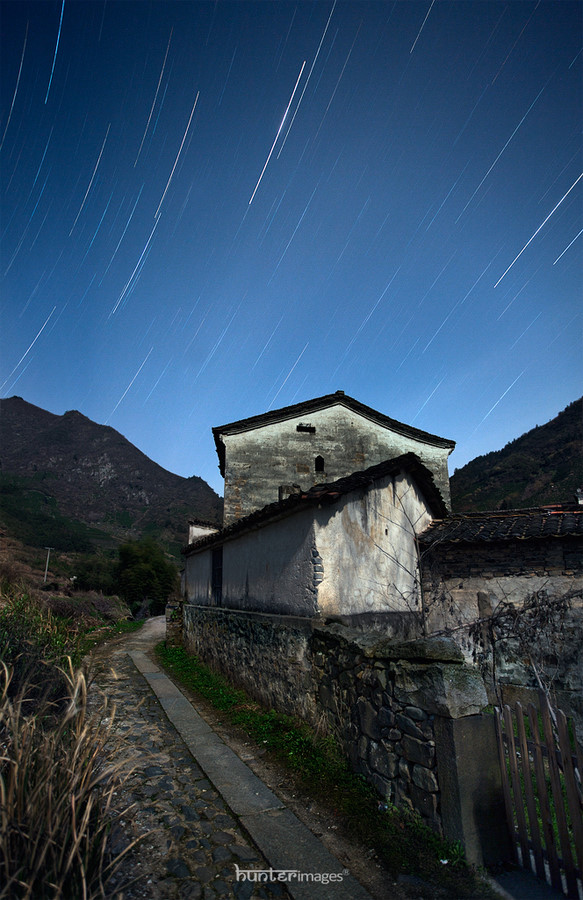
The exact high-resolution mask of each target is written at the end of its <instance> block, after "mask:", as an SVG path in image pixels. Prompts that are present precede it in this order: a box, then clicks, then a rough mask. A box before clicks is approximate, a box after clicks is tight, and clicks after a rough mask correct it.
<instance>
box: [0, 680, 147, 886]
mask: <svg viewBox="0 0 583 900" xmlns="http://www.w3.org/2000/svg"><path fill="white" fill-rule="evenodd" d="M63 676H64V678H65V681H66V684H67V700H66V703H65V704H64V709H63V704H62V703H60V704H55V703H52V702H51V701H50V700H44V701H42V703H41V704H40V706H39V704H38V691H35V690H31V689H30V688H31V686H30V685H26V684H25V685H22V686H20V687H19V689H18V691H17V692H16V694H15V695H12V696H11V693H12V692H11V690H10V681H11V672H10V669H9V668H8V666H6V665H5V663H3V662H2V663H0V898H11V900H12V898H30V900H44V898H51V900H57V898H63V900H73V898H83V900H92V898H98V897H106V896H107V885H108V882H110V880H111V878H112V876H113V875H114V874H115V873H116V871H117V870H118V868H119V866H120V864H121V862H122V860H123V858H124V856H125V855H126V854H127V853H128V852H129V851H130V850H131V849H132V848H133V844H130V845H129V846H128V847H126V849H125V850H124V851H123V852H122V853H121V854H119V855H118V856H117V857H115V858H113V857H112V855H111V853H110V851H109V847H108V836H109V834H110V832H111V829H112V828H113V827H114V825H115V823H116V822H117V821H118V820H119V819H120V818H121V816H122V815H127V814H128V812H129V810H128V808H126V809H124V810H121V811H120V810H117V811H116V810H115V809H114V794H115V792H116V790H117V789H118V788H119V787H120V785H121V784H122V783H123V781H124V780H126V779H127V778H128V777H129V774H130V771H129V768H128V765H127V763H125V762H124V761H123V759H122V760H121V761H120V754H119V753H118V749H119V746H118V745H119V739H118V738H116V737H115V735H114V720H115V710H114V709H111V708H109V707H108V704H107V700H106V699H105V698H103V700H102V701H101V702H100V704H99V705H98V706H96V707H95V708H94V709H93V708H92V709H91V710H89V708H88V704H87V688H88V685H87V680H86V677H85V675H84V674H83V672H81V671H75V670H74V669H73V666H72V665H71V664H70V665H69V671H65V672H63ZM31 695H32V696H33V697H34V700H33V702H32V703H30V702H29V700H28V697H29V696H31ZM134 843H135V842H134Z"/></svg>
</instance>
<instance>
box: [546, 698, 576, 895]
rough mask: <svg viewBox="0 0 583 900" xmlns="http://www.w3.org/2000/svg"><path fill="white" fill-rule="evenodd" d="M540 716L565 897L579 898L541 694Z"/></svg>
mask: <svg viewBox="0 0 583 900" xmlns="http://www.w3.org/2000/svg"><path fill="white" fill-rule="evenodd" d="M540 706H541V715H542V720H543V730H544V735H545V740H546V744H547V748H548V751H549V755H548V760H549V774H550V777H551V788H552V791H553V800H554V805H555V815H556V817H557V830H558V832H559V841H560V844H561V855H562V857H563V868H564V872H565V877H566V879H567V896H568V897H574V898H575V900H578V898H579V891H578V888H577V877H576V875H575V866H574V864H573V856H572V854H571V843H570V841H569V831H568V826H567V817H566V815H565V805H564V799H563V792H562V790H561V779H560V775H559V765H558V762H557V754H556V752H555V751H554V748H555V740H554V736H553V729H552V724H551V714H550V711H549V705H548V701H547V698H546V697H545V695H544V694H543V693H541V695H540Z"/></svg>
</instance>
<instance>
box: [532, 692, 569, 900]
mask: <svg viewBox="0 0 583 900" xmlns="http://www.w3.org/2000/svg"><path fill="white" fill-rule="evenodd" d="M528 720H529V722H530V730H531V732H532V744H533V749H532V754H533V759H534V771H535V774H536V784H537V793H538V797H539V802H540V812H541V819H542V824H543V834H544V838H545V847H546V857H547V860H548V863H549V870H550V873H551V884H552V886H553V887H554V888H555V889H556V890H558V891H562V890H563V884H562V881H561V870H560V868H559V860H558V857H557V848H556V847H555V839H554V835H553V826H552V822H551V812H550V806H549V798H548V787H547V781H546V777H545V765H544V757H543V748H542V744H541V739H540V733H539V730H538V713H537V710H536V708H535V707H534V706H533V704H532V703H529V705H528Z"/></svg>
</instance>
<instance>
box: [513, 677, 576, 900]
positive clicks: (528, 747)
mask: <svg viewBox="0 0 583 900" xmlns="http://www.w3.org/2000/svg"><path fill="white" fill-rule="evenodd" d="M539 700H540V709H539V710H537V709H536V708H535V707H534V706H533V704H532V703H531V704H529V705H528V708H527V710H526V711H525V710H524V709H523V708H522V706H521V705H520V703H517V704H516V707H515V709H514V711H513V710H511V709H510V707H509V706H504V707H502V708H500V709H496V733H497V736H498V752H499V756H500V768H501V771H502V784H503V789H504V801H505V804H506V815H507V819H508V825H509V830H510V833H511V838H512V846H513V849H514V854H515V858H516V861H517V863H518V864H519V865H521V866H523V867H524V868H527V869H531V870H532V871H533V872H534V873H535V874H536V875H537V876H538V877H539V878H543V879H545V880H546V881H548V882H549V883H550V884H551V885H552V886H553V887H554V888H555V889H557V890H559V891H562V892H564V893H565V894H566V895H567V897H569V898H573V900H579V898H580V897H581V896H583V892H582V893H581V894H580V891H581V880H582V872H583V791H582V787H581V774H582V771H583V752H582V748H581V745H580V744H579V743H578V742H577V740H576V738H575V736H574V734H573V733H572V732H570V731H569V726H568V723H567V719H566V717H565V715H564V714H563V712H561V710H558V711H557V713H556V722H555V725H554V727H553V720H552V714H551V711H550V709H549V705H548V702H547V699H546V697H545V696H544V695H543V694H541V695H540V698H539Z"/></svg>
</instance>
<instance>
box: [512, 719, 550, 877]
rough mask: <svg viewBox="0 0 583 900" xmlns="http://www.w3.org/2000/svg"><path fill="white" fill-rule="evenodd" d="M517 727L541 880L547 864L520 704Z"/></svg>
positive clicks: (535, 861) (533, 843) (533, 844)
mask: <svg viewBox="0 0 583 900" xmlns="http://www.w3.org/2000/svg"><path fill="white" fill-rule="evenodd" d="M516 726H517V731H518V746H519V748H520V757H521V764H522V779H523V784H524V794H525V797H526V809H527V812H528V821H529V823H530V838H531V842H532V849H533V853H534V863H535V868H536V874H537V875H538V877H539V878H543V879H545V878H546V874H545V862H544V858H543V851H542V843H541V835H540V829H539V822H538V816H537V814H536V803H535V799H534V791H533V787H532V770H531V766H530V759H529V753H528V747H527V746H526V730H525V728H524V713H523V709H522V706H521V704H520V703H517V704H516ZM529 862H530V860H529Z"/></svg>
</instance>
